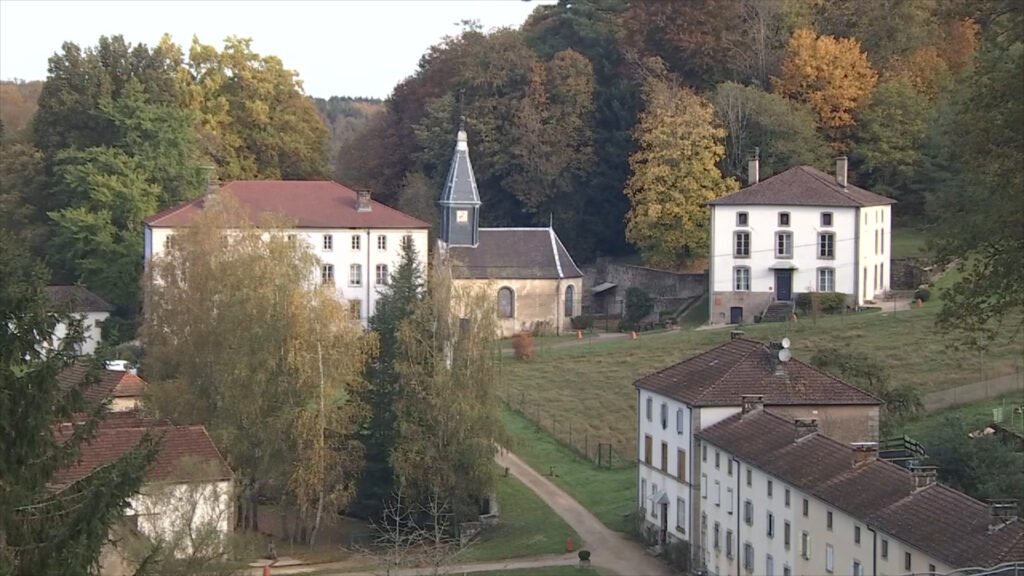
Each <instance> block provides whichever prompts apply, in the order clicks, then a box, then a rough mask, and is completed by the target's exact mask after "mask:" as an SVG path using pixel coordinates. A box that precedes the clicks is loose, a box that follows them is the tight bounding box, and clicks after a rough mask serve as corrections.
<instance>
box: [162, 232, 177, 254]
mask: <svg viewBox="0 0 1024 576" xmlns="http://www.w3.org/2000/svg"><path fill="white" fill-rule="evenodd" d="M177 246H178V239H177V238H175V237H174V234H168V235H167V237H166V238H164V250H170V249H172V248H175V247H177Z"/></svg>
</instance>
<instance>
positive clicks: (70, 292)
mask: <svg viewBox="0 0 1024 576" xmlns="http://www.w3.org/2000/svg"><path fill="white" fill-rule="evenodd" d="M46 296H47V297H48V298H49V299H50V305H52V306H70V307H71V311H72V312H111V311H113V310H114V307H113V306H111V305H110V303H109V302H107V301H106V300H104V299H103V298H100V297H99V296H97V295H96V294H93V293H92V292H90V291H89V290H86V289H85V288H83V287H81V286H47V287H46Z"/></svg>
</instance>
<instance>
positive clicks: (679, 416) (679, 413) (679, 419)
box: [676, 408, 686, 434]
mask: <svg viewBox="0 0 1024 576" xmlns="http://www.w3.org/2000/svg"><path fill="white" fill-rule="evenodd" d="M685 429H686V417H685V416H684V415H683V409H682V408H679V409H677V410H676V432H677V433H679V434H682V433H683V431H684V430H685Z"/></svg>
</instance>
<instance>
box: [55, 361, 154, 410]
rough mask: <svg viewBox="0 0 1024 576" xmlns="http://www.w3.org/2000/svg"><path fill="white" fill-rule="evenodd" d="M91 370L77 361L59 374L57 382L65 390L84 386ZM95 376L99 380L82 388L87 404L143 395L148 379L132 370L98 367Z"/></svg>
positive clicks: (92, 404)
mask: <svg viewBox="0 0 1024 576" xmlns="http://www.w3.org/2000/svg"><path fill="white" fill-rule="evenodd" d="M89 371H90V367H89V365H88V364H86V363H84V362H77V363H75V364H73V365H71V366H69V367H68V368H66V369H64V370H63V371H62V372H61V373H60V374H58V375H57V383H58V384H59V385H60V386H61V388H63V389H65V390H67V389H69V388H71V387H72V386H82V385H83V384H85V381H86V376H87V375H88V374H89ZM94 376H95V377H96V378H97V381H96V382H95V383H94V384H91V385H89V386H87V387H85V388H84V389H83V390H82V397H83V398H84V399H85V403H86V405H87V406H95V405H97V404H99V403H100V402H102V401H104V400H106V399H107V398H110V397H128V396H141V395H142V393H143V391H144V390H145V387H146V381H145V380H143V379H142V378H139V377H138V376H137V375H135V374H132V373H131V372H125V371H121V370H106V369H100V368H96V369H95V374H94Z"/></svg>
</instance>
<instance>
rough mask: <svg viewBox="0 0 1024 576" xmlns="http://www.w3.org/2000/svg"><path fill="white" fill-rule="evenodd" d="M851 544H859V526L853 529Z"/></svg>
mask: <svg viewBox="0 0 1024 576" xmlns="http://www.w3.org/2000/svg"><path fill="white" fill-rule="evenodd" d="M853 543H854V544H860V526H854V527H853Z"/></svg>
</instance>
